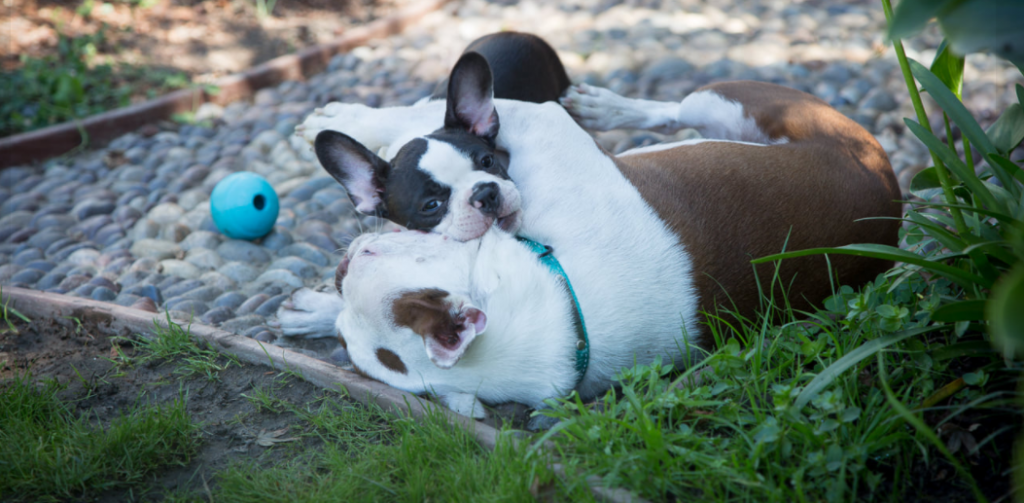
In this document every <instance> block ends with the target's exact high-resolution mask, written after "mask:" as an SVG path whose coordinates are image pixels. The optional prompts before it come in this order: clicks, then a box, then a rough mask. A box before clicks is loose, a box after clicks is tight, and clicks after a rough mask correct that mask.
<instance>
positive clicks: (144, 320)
mask: <svg viewBox="0 0 1024 503" xmlns="http://www.w3.org/2000/svg"><path fill="white" fill-rule="evenodd" d="M0 293H2V298H0V305H2V306H7V307H9V308H14V309H17V310H18V312H20V313H22V314H24V315H25V316H28V317H29V318H60V317H74V318H78V319H79V320H82V321H86V322H89V323H90V324H91V325H94V326H96V327H97V328H98V329H99V330H101V331H103V332H104V333H106V334H108V335H119V336H127V335H132V334H138V335H139V336H142V337H146V338H153V337H155V335H154V334H153V329H154V328H155V326H161V327H166V326H167V318H166V315H164V314H159V313H153V312H150V311H143V310H141V309H133V308H130V307H123V306H118V305H116V304H110V303H106V302H99V301H95V300H90V299H81V298H78V297H71V296H69V295H62V294H56V293H48V292H40V291H36V290H29V289H26V288H17V287H11V286H8V287H3V289H2V292H0ZM173 321H174V322H175V323H181V324H182V325H186V326H187V327H188V330H189V333H191V334H192V336H193V337H195V338H196V339H199V340H201V341H205V342H206V343H208V344H209V345H210V347H211V348H213V349H215V350H217V351H219V352H221V353H224V354H229V355H232V356H234V357H236V358H238V359H239V360H241V361H244V362H246V363H250V364H254V365H268V366H270V367H273V368H275V369H278V370H286V371H289V372H294V373H296V374H298V375H299V376H300V377H302V378H303V379H305V380H306V381H309V382H311V383H313V384H315V385H317V386H320V387H322V388H325V389H331V390H338V389H339V386H341V387H344V389H345V391H346V392H347V395H348V396H350V397H352V398H353V399H355V400H356V401H358V402H360V403H363V404H367V405H369V404H374V405H377V406H380V407H381V408H383V409H385V410H388V411H392V412H397V413H401V414H410V415H411V416H413V417H416V418H420V417H423V416H425V415H427V414H441V415H443V416H444V417H445V420H447V421H448V423H449V424H452V425H454V426H457V427H459V428H462V429H463V430H465V431H466V432H467V433H469V434H470V435H472V436H473V438H475V439H476V441H477V442H479V443H480V445H482V446H483V447H485V448H487V449H488V450H494V448H495V446H496V445H497V441H498V436H499V435H500V433H499V432H498V430H496V429H494V428H492V427H491V426H488V425H486V424H483V423H480V422H478V421H476V420H474V419H472V418H469V417H466V416H463V415H460V414H456V413H455V412H452V411H451V410H450V409H448V408H447V407H445V406H443V405H440V404H437V403H434V402H431V401H430V400H426V399H424V398H422V397H419V396H416V395H414V394H412V393H407V392H405V391H401V390H398V389H395V388H392V387H391V386H388V385H386V384H384V383H381V382H379V381H374V380H373V379H368V378H366V377H363V376H360V375H359V374H356V373H354V372H349V371H347V370H343V369H341V368H338V367H337V366H334V365H331V364H329V363H326V362H323V361H320V360H318V359H316V358H313V357H311V356H306V355H304V354H302V353H298V352H295V351H292V350H290V349H287V348H282V347H278V346H274V345H272V344H263V343H261V342H259V341H257V340H255V339H250V338H248V337H245V336H242V335H237V334H233V333H231V332H226V331H224V330H219V329H217V328H213V327H210V326H207V325H202V324H199V323H191V324H188V322H181V321H180V320H173ZM552 468H553V469H554V471H555V473H556V474H557V475H558V476H560V477H563V478H564V477H567V476H568V474H567V473H566V471H565V469H564V467H562V466H561V465H558V464H556V465H553V466H552ZM586 482H587V485H588V486H590V490H591V492H592V493H593V494H594V497H595V498H596V499H597V500H598V501H603V502H608V503H642V502H644V501H645V500H644V499H642V498H640V497H638V496H636V495H634V494H633V493H631V492H629V491H628V490H626V489H621V488H607V487H604V483H603V481H602V479H601V478H600V477H597V476H591V477H588V478H587V481H586Z"/></svg>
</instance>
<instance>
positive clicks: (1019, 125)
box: [986, 103, 1024, 154]
mask: <svg viewBox="0 0 1024 503" xmlns="http://www.w3.org/2000/svg"><path fill="white" fill-rule="evenodd" d="M986 133H988V137H989V138H991V139H992V144H993V145H995V147H996V149H997V150H999V152H1000V153H1002V154H1009V152H1010V151H1011V150H1013V149H1014V148H1016V147H1017V145H1018V144H1020V142H1021V140H1024V108H1021V106H1020V105H1019V104H1017V103H1014V104H1012V105H1010V106H1009V108H1007V109H1006V111H1004V112H1003V115H1000V116H999V119H997V120H996V122H995V124H992V126H991V127H989V128H988V131H986Z"/></svg>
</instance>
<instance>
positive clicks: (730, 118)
mask: <svg viewBox="0 0 1024 503" xmlns="http://www.w3.org/2000/svg"><path fill="white" fill-rule="evenodd" d="M560 102H561V103H562V106H564V107H565V109H566V110H567V111H568V112H569V114H570V115H571V116H572V117H573V118H574V119H575V120H576V122H577V123H578V124H579V125H581V126H583V127H584V128H585V129H589V130H592V131H608V130H611V129H646V130H649V131H654V132H658V133H664V134H672V133H675V132H677V131H679V130H680V129H684V128H693V129H696V130H697V131H698V132H700V134H701V136H703V137H704V138H706V139H711V140H727V141H742V142H749V143H759V144H771V143H778V141H773V140H772V139H771V138H769V136H768V135H767V134H766V133H765V132H764V131H763V130H762V129H761V128H759V127H758V125H757V122H756V121H755V120H754V119H753V118H752V117H751V116H750V114H749V110H745V109H744V104H743V103H741V102H740V101H736V100H733V99H729V98H727V97H725V96H723V95H722V94H719V93H718V92H716V90H715V86H708V87H706V88H702V89H699V90H697V91H696V92H694V93H691V94H690V95H689V96H687V97H686V98H685V99H683V101H681V102H679V103H671V102H664V101H651V100H640V99H632V98H626V97H623V96H619V95H618V94H615V93H614V92H612V91H609V90H608V89H604V88H600V87H596V86H591V85H587V84H580V85H578V86H572V87H570V88H569V89H568V90H567V91H566V93H565V96H563V97H562V99H561V100H560Z"/></svg>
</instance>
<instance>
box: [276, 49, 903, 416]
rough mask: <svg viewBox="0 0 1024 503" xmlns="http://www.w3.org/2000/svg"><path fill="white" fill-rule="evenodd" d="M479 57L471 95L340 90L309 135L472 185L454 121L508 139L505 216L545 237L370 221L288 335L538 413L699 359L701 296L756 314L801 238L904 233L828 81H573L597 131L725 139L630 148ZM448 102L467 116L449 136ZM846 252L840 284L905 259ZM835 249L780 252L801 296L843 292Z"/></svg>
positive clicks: (378, 373)
mask: <svg viewBox="0 0 1024 503" xmlns="http://www.w3.org/2000/svg"><path fill="white" fill-rule="evenodd" d="M481 61H482V58H479V57H478V56H477V57H474V55H473V54H472V53H469V54H466V55H464V56H463V58H462V59H461V60H460V62H459V63H458V64H457V65H456V69H455V70H454V71H453V74H452V77H451V78H452V80H453V81H456V80H458V81H459V82H460V84H461V88H462V89H466V90H468V91H466V92H463V93H455V94H453V93H451V92H449V96H448V100H449V101H448V102H447V103H443V102H431V103H426V104H423V105H421V106H415V107H398V108H385V109H370V108H366V107H363V106H361V105H345V104H332V105H330V106H328V107H327V108H326V109H325V110H324V111H322V112H321V113H319V114H316V115H314V116H311V117H310V118H309V119H308V120H307V121H306V127H305V129H304V131H303V134H305V135H307V138H310V137H315V136H316V135H317V134H324V133H319V132H318V129H332V130H340V131H341V132H343V133H345V134H346V135H347V136H348V137H349V139H350V140H351V142H348V141H347V140H346V142H348V143H350V145H349V146H351V144H356V145H358V144H361V145H362V146H363V147H364V148H363V149H362V150H360V151H358V152H356V150H357V149H349V148H347V147H346V149H345V152H344V155H346V156H348V157H349V158H348V159H347V161H346V162H371V164H372V163H375V162H377V161H376V160H375V159H373V158H369V157H366V155H365V153H367V152H369V153H370V154H371V155H374V156H375V154H372V151H376V150H378V149H380V148H384V149H385V150H386V151H387V152H389V153H388V154H385V156H386V157H389V158H390V156H391V155H393V154H396V153H397V152H400V151H401V150H402V148H403V147H406V146H408V145H413V144H415V150H416V152H417V154H418V155H417V156H415V159H412V158H410V159H404V158H403V156H402V154H397V158H392V159H391V161H383V159H381V161H382V162H386V163H387V162H390V163H391V164H394V163H408V162H414V163H416V164H417V165H418V166H419V167H420V168H421V169H424V170H426V171H428V172H430V173H433V174H436V175H437V176H438V177H443V178H444V180H445V182H446V183H449V184H450V185H451V186H452V187H469V188H472V187H473V186H475V184H477V183H478V182H479V178H478V177H479V173H478V171H479V169H478V167H477V164H478V160H479V155H480V151H478V150H471V151H466V150H465V149H461V148H459V145H461V144H463V143H464V141H465V140H461V139H460V140H455V141H453V140H452V138H453V137H452V135H457V134H463V135H494V134H495V133H496V135H495V136H494V147H493V148H494V151H495V152H507V154H508V155H509V157H510V162H509V164H508V176H509V178H510V180H512V181H514V187H513V188H512V190H515V191H516V193H517V196H518V197H519V200H520V205H519V206H520V218H519V219H518V221H517V222H515V224H516V225H512V226H506V227H508V228H507V229H506V230H509V231H511V232H513V233H517V234H518V235H519V236H524V237H525V238H529V239H528V240H517V239H516V238H514V237H512V236H511V235H509V234H506V233H505V232H503V231H500V230H498V229H495V228H494V226H493V223H494V222H493V221H492V222H491V224H492V225H487V226H485V227H484V230H483V231H482V232H480V233H478V236H479V237H477V236H470V237H471V239H469V240H465V241H463V240H461V239H454V238H453V236H449V235H443V234H437V233H423V232H414V231H409V232H401V233H393V234H380V235H377V234H371V235H367V236H361V237H360V238H358V239H356V240H355V241H354V242H353V243H352V245H351V247H350V249H349V250H348V253H347V255H346V258H345V260H344V261H343V262H342V264H341V265H340V266H339V269H338V282H337V283H338V286H339V292H340V293H341V297H338V296H336V295H334V294H333V293H317V292H312V291H309V290H302V291H299V292H297V293H296V294H295V295H294V296H293V299H292V300H291V301H290V302H288V303H286V304H284V305H283V306H282V308H281V309H280V311H279V312H278V317H279V319H280V324H281V328H282V331H283V333H284V334H285V335H289V336H300V335H302V336H310V337H314V336H339V337H341V339H342V340H343V341H344V343H345V344H346V346H347V349H348V352H349V357H350V358H351V360H352V362H353V364H354V365H355V366H356V367H357V368H358V369H360V370H361V371H362V372H364V373H365V374H367V375H369V376H371V377H374V378H376V379H379V380H381V381H383V382H385V383H388V384H390V385H393V386H395V387H398V388H400V389H404V390H407V391H411V392H416V393H423V392H426V393H432V394H435V395H437V396H439V397H440V398H441V399H442V401H443V402H444V403H446V404H447V405H448V406H449V407H451V408H452V409H453V410H455V411H457V412H459V413H462V414H467V415H471V416H473V417H482V415H483V408H482V405H481V403H480V400H483V401H484V402H488V403H499V402H506V401H515V402H521V403H525V404H528V405H530V406H533V407H541V406H542V405H543V400H544V399H547V398H553V397H560V396H564V395H565V394H566V393H568V392H569V391H571V390H574V389H575V390H576V391H578V392H579V393H580V394H581V395H582V396H583V397H584V398H590V397H593V396H595V395H596V394H598V393H600V392H602V391H604V390H606V389H607V388H608V387H609V386H610V385H611V382H612V381H611V378H612V377H613V376H614V374H615V373H616V372H618V371H619V370H620V369H621V368H623V367H626V366H631V365H634V364H636V363H649V362H650V361H652V360H653V359H654V358H655V357H659V356H660V357H662V358H663V359H664V360H665V361H675V362H677V363H682V364H685V363H687V361H686V360H687V354H688V353H689V354H690V355H696V354H697V353H699V351H697V348H703V349H710V346H711V341H710V340H709V337H708V336H707V330H706V328H705V327H704V325H703V322H704V321H705V320H704V318H703V317H702V316H701V315H700V314H699V313H700V311H702V310H707V311H714V310H715V309H716V307H717V306H718V305H719V304H726V305H728V306H729V307H731V308H733V309H735V310H736V312H737V313H738V314H739V315H741V316H750V315H752V313H754V312H755V310H756V309H757V308H758V299H760V294H759V290H758V288H759V287H758V285H757V282H756V281H755V279H754V269H753V267H752V266H751V265H750V263H749V261H750V259H751V258H753V257H759V256H764V255H767V254H770V253H774V252H778V251H780V250H782V249H783V248H784V247H785V246H786V243H787V240H788V247H789V248H790V249H803V248H810V247H818V246H840V245H845V244H850V243H855V242H874V243H885V244H895V241H896V237H897V225H898V224H897V223H895V222H891V221H885V220H873V221H866V222H865V221H857V220H858V219H863V218H867V217H879V216H890V217H891V216H897V215H898V214H899V209H900V206H899V204H898V203H895V202H894V201H895V200H896V199H898V198H899V190H898V187H897V184H896V180H895V177H894V175H893V173H892V170H891V168H890V166H889V163H888V160H887V158H886V156H885V154H884V152H883V151H882V149H881V147H880V146H879V145H878V144H877V142H876V141H875V140H874V138H873V137H872V136H871V135H870V134H869V133H867V132H866V131H864V130H863V128H861V127H860V126H858V125H857V124H855V123H854V122H852V121H850V120H849V119H847V118H846V117H844V116H842V115H841V114H839V113H838V112H836V111H835V110H833V109H832V108H830V107H829V106H828V105H826V104H825V103H823V102H821V101H820V100H818V99H816V98H814V97H812V96H809V95H807V94H804V93H800V92H798V91H795V90H792V89H787V88H783V87H779V86H775V85H770V84H762V83H755V82H739V83H728V84H718V85H713V86H709V87H707V88H704V89H702V90H699V91H698V92H695V93H693V94H691V95H690V96H688V97H687V98H686V99H685V100H683V101H682V103H674V104H670V103H657V102H649V101H641V100H629V99H626V98H622V97H619V96H617V95H614V94H613V93H611V92H609V91H606V90H601V89H597V88H592V87H578V88H574V89H573V90H572V91H571V92H570V93H569V94H568V95H567V97H566V100H565V101H564V103H565V104H566V108H567V109H568V110H569V111H570V112H571V113H572V114H573V116H575V118H576V120H578V121H580V122H581V123H583V124H587V125H589V126H591V127H595V128H604V127H616V126H631V127H646V128H652V129H655V128H657V129H661V130H665V129H678V128H682V127H693V128H697V129H698V130H700V131H701V132H703V133H704V134H705V135H711V136H714V137H716V139H715V140H697V141H687V142H682V143H677V144H669V145H658V146H655V147H650V148H646V149H638V150H634V151H632V152H627V153H626V154H623V155H621V156H619V157H612V156H610V155H608V154H607V153H606V152H604V151H603V150H601V149H600V148H599V147H598V146H597V144H596V143H595V142H594V140H593V139H592V138H591V137H590V136H589V135H588V134H587V133H586V132H585V131H584V130H583V129H581V128H580V127H579V125H578V124H577V122H576V120H574V118H573V116H570V114H569V113H567V112H566V109H564V108H562V107H561V106H558V105H557V104H553V103H547V104H533V103H522V102H514V101H505V100H493V99H492V98H491V95H490V92H489V89H487V88H488V87H489V73H488V72H487V67H486V62H483V63H482V64H481ZM446 115H447V117H448V119H451V117H452V116H453V115H455V116H456V118H457V120H456V121H454V122H453V121H450V120H449V121H447V122H448V123H449V126H450V127H448V128H447V130H446V131H445V134H444V135H439V134H436V133H434V134H431V131H434V130H435V129H436V128H437V126H438V125H439V124H440V123H441V121H442V118H443V117H445V116H446ZM498 117H500V131H499V130H498ZM453 124H454V125H453ZM329 134H333V133H329ZM339 134H340V133H339ZM422 135H427V136H425V137H423V136H422ZM460 142H463V143H460ZM353 152H354V153H353ZM360 158H362V159H360ZM470 206H472V205H470ZM467 211H469V209H467ZM454 237H456V238H457V237H464V236H454ZM473 238H475V239H473ZM545 247H547V248H545ZM552 256H553V257H555V259H554V260H552V259H551V257H552ZM831 263H832V266H833V272H835V273H837V274H838V275H839V279H840V281H841V282H843V283H844V284H860V283H863V282H865V281H869V280H871V279H873V278H874V277H875V275H877V274H878V273H879V272H882V271H884V270H885V269H886V267H887V266H888V264H886V263H884V262H880V261H873V260H870V259H863V258H857V257H833V258H832V261H831ZM824 264H825V260H824V259H823V258H822V257H808V258H805V259H799V260H793V261H791V262H787V263H786V264H784V267H783V268H782V276H781V279H782V282H783V284H784V285H785V286H787V287H788V288H789V295H790V298H791V299H792V300H793V304H794V306H795V307H797V308H800V307H803V306H805V305H807V304H808V303H810V302H819V301H820V300H822V299H823V298H825V297H826V296H827V295H829V294H830V292H831V290H830V286H829V285H830V284H831V283H830V281H829V277H828V272H827V270H826V268H825V266H824ZM563 271H564V272H563ZM759 271H760V272H761V274H762V276H761V277H762V278H766V277H768V276H769V269H768V268H764V269H759ZM726 295H728V296H729V297H726Z"/></svg>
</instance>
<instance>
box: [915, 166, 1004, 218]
mask: <svg viewBox="0 0 1024 503" xmlns="http://www.w3.org/2000/svg"><path fill="white" fill-rule="evenodd" d="M1011 164H1012V163H1011ZM900 202H901V203H910V204H913V205H914V206H926V207H929V208H959V209H961V210H964V211H970V212H973V213H977V214H979V215H985V216H986V217H992V218H994V219H996V220H999V221H1000V222H1003V223H1010V224H1012V223H1014V222H1016V221H1017V220H1018V219H1017V218H1015V217H1013V216H1012V215H1007V214H1006V213H999V212H998V211H991V210H986V209H984V208H975V207H974V206H967V205H966V204H946V203H929V202H924V201H900ZM929 216H934V215H929Z"/></svg>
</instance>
